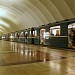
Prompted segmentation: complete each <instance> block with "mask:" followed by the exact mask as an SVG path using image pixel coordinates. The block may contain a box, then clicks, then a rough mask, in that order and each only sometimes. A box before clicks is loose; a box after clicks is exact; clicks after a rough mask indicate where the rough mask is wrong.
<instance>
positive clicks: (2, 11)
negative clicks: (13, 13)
mask: <svg viewBox="0 0 75 75" xmlns="http://www.w3.org/2000/svg"><path fill="white" fill-rule="evenodd" d="M5 15H7V11H5V10H4V9H2V8H0V16H5Z"/></svg>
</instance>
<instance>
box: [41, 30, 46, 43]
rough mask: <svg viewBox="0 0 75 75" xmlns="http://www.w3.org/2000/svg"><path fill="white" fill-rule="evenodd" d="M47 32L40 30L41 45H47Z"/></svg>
mask: <svg viewBox="0 0 75 75" xmlns="http://www.w3.org/2000/svg"><path fill="white" fill-rule="evenodd" d="M45 31H46V29H41V30H40V44H45Z"/></svg>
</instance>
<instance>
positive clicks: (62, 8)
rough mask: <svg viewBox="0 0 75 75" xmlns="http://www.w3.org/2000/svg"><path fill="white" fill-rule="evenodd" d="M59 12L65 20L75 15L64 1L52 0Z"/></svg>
mask: <svg viewBox="0 0 75 75" xmlns="http://www.w3.org/2000/svg"><path fill="white" fill-rule="evenodd" d="M51 1H52V2H53V4H54V5H55V6H56V8H57V9H58V10H59V12H60V13H61V15H62V16H63V18H64V19H66V18H72V17H73V16H74V15H73V13H72V11H71V10H70V8H69V7H68V5H67V4H66V2H65V1H64V0H57V1H55V0H51Z"/></svg>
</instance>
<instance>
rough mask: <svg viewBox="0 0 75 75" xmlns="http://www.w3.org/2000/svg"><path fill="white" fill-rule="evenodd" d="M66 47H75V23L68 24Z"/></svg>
mask: <svg viewBox="0 0 75 75" xmlns="http://www.w3.org/2000/svg"><path fill="white" fill-rule="evenodd" d="M68 47H71V48H75V23H73V24H69V25H68Z"/></svg>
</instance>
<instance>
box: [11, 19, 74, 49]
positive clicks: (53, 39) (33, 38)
mask: <svg viewBox="0 0 75 75" xmlns="http://www.w3.org/2000/svg"><path fill="white" fill-rule="evenodd" d="M15 35H16V32H15ZM11 36H12V34H11ZM11 36H10V38H11ZM13 37H15V36H14V35H13ZM13 39H15V38H13ZM16 39H17V41H16V42H20V43H28V44H36V45H37V44H38V45H48V46H50V47H58V48H59V47H60V48H75V18H72V19H66V20H62V21H58V22H54V23H49V24H46V25H42V26H39V27H33V28H29V29H24V30H20V31H17V35H16Z"/></svg>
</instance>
